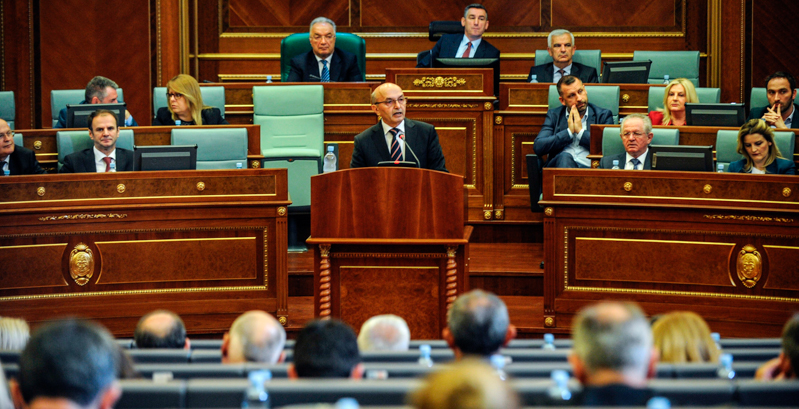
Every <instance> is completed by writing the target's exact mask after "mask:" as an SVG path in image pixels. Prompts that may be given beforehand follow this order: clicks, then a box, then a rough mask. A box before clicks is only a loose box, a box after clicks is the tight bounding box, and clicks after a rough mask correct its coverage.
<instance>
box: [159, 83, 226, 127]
mask: <svg viewBox="0 0 799 409" xmlns="http://www.w3.org/2000/svg"><path fill="white" fill-rule="evenodd" d="M166 100H167V103H168V104H169V105H168V107H164V108H158V113H157V114H156V115H155V119H153V126H158V125H168V126H171V125H228V122H227V121H226V120H225V118H223V117H222V111H220V110H219V108H215V107H209V106H205V105H203V96H202V93H200V84H198V83H197V80H195V79H194V77H192V76H191V75H186V74H178V75H176V76H175V77H174V78H172V79H171V80H169V82H167V83H166Z"/></svg>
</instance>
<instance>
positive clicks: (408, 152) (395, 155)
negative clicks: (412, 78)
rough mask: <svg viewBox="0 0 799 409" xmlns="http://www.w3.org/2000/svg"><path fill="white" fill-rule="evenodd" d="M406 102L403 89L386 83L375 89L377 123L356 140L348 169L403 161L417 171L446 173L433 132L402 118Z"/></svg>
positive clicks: (442, 157) (434, 131)
mask: <svg viewBox="0 0 799 409" xmlns="http://www.w3.org/2000/svg"><path fill="white" fill-rule="evenodd" d="M406 102H407V100H406V99H405V95H404V94H403V93H402V88H400V87H399V86H398V85H396V84H392V83H390V82H386V83H384V84H382V85H380V86H379V87H377V88H375V90H374V92H372V111H374V112H375V113H376V114H377V115H378V116H379V117H380V122H378V123H377V125H374V126H372V127H371V128H369V129H367V130H365V131H363V132H361V133H360V134H358V135H356V136H355V146H354V149H353V151H352V160H351V161H350V167H351V168H363V167H369V166H377V164H378V163H380V162H401V161H406V162H414V163H415V164H416V166H417V167H420V168H424V169H432V170H440V171H442V172H447V167H446V165H445V164H444V154H443V153H442V151H441V144H440V143H439V142H438V133H436V128H435V127H433V125H430V124H428V123H425V122H419V121H414V120H411V119H407V118H405V104H406Z"/></svg>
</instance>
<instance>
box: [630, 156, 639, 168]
mask: <svg viewBox="0 0 799 409" xmlns="http://www.w3.org/2000/svg"><path fill="white" fill-rule="evenodd" d="M630 162H631V163H632V164H633V170H638V165H640V164H641V161H640V160H638V158H632V159H630Z"/></svg>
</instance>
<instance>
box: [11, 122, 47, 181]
mask: <svg viewBox="0 0 799 409" xmlns="http://www.w3.org/2000/svg"><path fill="white" fill-rule="evenodd" d="M6 171H8V175H33V174H37V173H47V172H45V170H44V169H42V167H41V166H39V161H37V160H36V155H35V154H34V153H33V151H32V150H30V149H28V148H25V147H22V146H16V145H14V131H12V130H11V127H9V126H8V122H6V121H4V120H2V119H0V176H4V175H5V174H6V173H5V172H6Z"/></svg>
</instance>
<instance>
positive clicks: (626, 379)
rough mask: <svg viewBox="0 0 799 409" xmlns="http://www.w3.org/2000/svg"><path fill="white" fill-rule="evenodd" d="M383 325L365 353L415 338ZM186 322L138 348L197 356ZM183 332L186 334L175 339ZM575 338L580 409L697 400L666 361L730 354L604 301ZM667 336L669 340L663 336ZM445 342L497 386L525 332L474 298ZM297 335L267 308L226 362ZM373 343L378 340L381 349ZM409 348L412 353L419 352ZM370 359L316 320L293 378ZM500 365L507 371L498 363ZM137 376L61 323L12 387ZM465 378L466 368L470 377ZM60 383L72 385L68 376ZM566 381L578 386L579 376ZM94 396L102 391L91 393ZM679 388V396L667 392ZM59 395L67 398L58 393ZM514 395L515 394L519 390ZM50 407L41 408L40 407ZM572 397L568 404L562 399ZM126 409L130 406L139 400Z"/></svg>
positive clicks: (235, 339)
mask: <svg viewBox="0 0 799 409" xmlns="http://www.w3.org/2000/svg"><path fill="white" fill-rule="evenodd" d="M383 322H384V323H385V324H387V325H378V324H380V323H379V322H377V323H373V324H372V327H374V328H368V327H367V328H365V329H364V330H363V331H362V335H361V337H362V338H361V342H360V345H364V346H365V347H367V348H368V346H369V345H371V346H375V345H379V344H381V343H382V342H383V341H380V342H375V339H381V340H384V341H386V345H387V344H393V342H392V340H394V339H395V338H400V339H405V336H404V334H401V333H399V332H398V331H395V329H396V326H395V325H393V324H392V323H390V322H386V321H383ZM178 323H179V317H177V316H175V315H174V314H170V313H167V312H164V311H157V312H154V313H151V314H148V315H146V316H145V317H143V318H142V320H141V321H140V323H139V325H138V326H137V330H136V341H137V344H139V343H140V346H141V347H145V346H149V345H154V346H159V347H163V346H174V347H178V348H180V347H183V348H186V347H187V346H189V344H190V341H188V340H187V338H186V336H185V328H183V329H182V331H181V330H180V329H179V328H180V326H179V325H177V324H178ZM381 326H383V327H384V328H383V329H382V330H381V329H380V328H379V327H381ZM175 328H178V330H177V331H175ZM572 331H573V333H572V336H573V346H572V349H571V351H570V353H569V355H568V361H569V364H570V366H571V373H572V374H573V375H574V378H575V380H574V382H575V385H576V387H575V388H571V387H568V390H569V394H570V395H571V394H572V393H573V396H570V397H569V398H568V402H569V404H572V405H576V406H580V405H591V406H595V405H644V404H645V403H646V402H647V401H648V400H649V399H650V398H652V397H653V396H654V395H656V394H668V395H669V396H670V397H672V398H673V399H677V401H680V399H683V398H684V395H685V393H687V394H688V395H690V391H682V392H679V391H675V389H674V388H675V386H676V387H679V388H682V387H685V386H684V385H685V383H684V382H683V383H679V382H678V383H674V382H671V383H670V382H668V381H666V380H663V381H650V379H652V377H654V376H655V374H656V363H657V362H658V359H659V357H663V359H666V360H668V359H674V360H676V361H677V362H685V361H694V360H697V361H713V360H716V359H718V356H719V351H718V349H717V347H716V346H715V342H714V341H713V340H712V338H711V337H710V331H709V328H708V327H707V324H706V323H704V321H703V320H701V318H700V317H698V316H697V315H695V314H685V313H680V314H668V315H666V316H663V317H660V318H658V319H657V320H656V321H655V324H654V326H652V327H651V326H650V319H648V318H647V317H646V316H645V315H644V313H643V312H642V311H641V310H640V308H639V307H637V306H636V305H634V304H630V303H618V302H602V303H599V304H597V305H593V306H590V307H587V308H585V309H583V310H582V311H580V312H579V313H578V315H577V316H576V317H575V320H574V323H573V329H572ZM662 331H665V332H667V333H669V335H666V336H662V335H659V334H661V332H662ZM364 334H367V335H364ZM797 334H799V315H797V316H794V317H793V318H792V319H791V320H790V321H789V322H788V323H787V324H786V326H785V329H784V331H783V350H782V351H781V353H780V354H779V356H778V357H776V358H774V359H773V360H771V361H769V362H768V363H767V364H765V365H763V366H762V367H761V369H759V371H758V378H760V379H778V378H794V377H795V376H796V374H795V372H794V370H793V369H792V368H795V367H796V364H797V359H799V355H797V354H798V353H799V351H798V350H797V349H796V345H797ZM442 335H443V338H444V340H445V341H446V342H447V343H448V344H449V345H450V347H451V348H452V351H453V354H454V356H455V358H456V360H457V361H464V360H468V359H489V358H491V359H490V361H491V362H492V363H493V364H494V368H493V369H489V370H487V373H491V374H492V376H494V377H497V374H498V371H499V370H501V369H502V368H503V366H504V365H503V363H504V359H502V357H501V356H499V355H497V354H498V351H499V350H500V348H501V347H502V346H503V345H507V344H508V343H509V342H510V341H511V340H512V339H513V338H514V336H515V327H514V326H513V325H512V324H511V323H510V321H509V318H508V314H507V307H506V306H505V305H504V303H503V302H502V301H501V300H500V299H499V298H498V297H496V296H494V295H493V294H490V293H485V292H483V291H480V290H474V291H471V292H469V293H466V294H464V295H462V296H460V297H458V299H457V300H456V301H455V303H454V304H453V306H452V309H451V311H450V313H449V315H448V325H447V327H446V328H445V330H444V331H443V334H442ZM285 337H286V334H285V331H284V330H283V329H282V326H281V325H280V324H279V323H278V322H277V321H276V320H275V319H274V318H273V317H271V316H270V315H269V314H266V313H264V312H262V311H251V312H248V313H245V314H244V315H242V316H241V317H239V318H238V319H237V320H236V321H235V322H234V323H233V325H232V326H231V329H230V331H229V332H228V333H227V334H225V336H224V339H223V343H222V357H223V360H224V361H225V362H228V363H232V362H239V363H241V362H245V361H254V362H267V363H276V362H279V361H282V360H283V359H284V358H285V355H286V353H285V351H284V350H283V345H284V343H285ZM370 338H372V339H371V340H369V339H370ZM653 339H654V340H655V341H653ZM657 340H660V341H657ZM173 343H174V344H173ZM405 345H406V346H405V347H406V348H407V343H405ZM497 357H499V358H500V359H497ZM362 361H363V359H362V354H361V352H360V346H359V342H358V339H357V338H356V335H355V333H354V331H353V330H352V329H351V328H350V327H349V326H348V325H346V324H344V323H342V322H339V321H336V320H323V321H312V322H310V323H308V324H307V325H306V326H305V327H304V328H303V330H302V331H301V332H300V333H299V334H298V336H297V340H296V342H295V344H294V348H293V360H292V362H291V363H290V364H289V365H288V366H287V368H286V371H287V374H288V376H289V377H291V378H361V377H362V376H363V374H364V372H365V366H364V364H363V362H362ZM497 361H499V362H500V363H499V364H497V363H496V362H497ZM458 365H461V364H459V363H456V364H453V365H452V366H453V367H455V368H457V367H458ZM463 365H465V364H463ZM475 365H485V364H483V363H479V364H475ZM135 368H136V367H135V366H132V365H131V363H130V361H129V360H128V358H127V357H126V355H125V354H124V353H123V352H122V349H120V348H119V346H118V345H117V344H116V343H115V342H114V340H113V339H111V337H110V335H109V334H108V333H107V331H105V330H104V329H102V328H101V327H99V326H98V325H96V324H92V323H89V322H83V321H75V320H65V321H57V322H56V323H53V324H48V325H45V326H43V327H42V328H39V329H38V330H37V331H36V332H35V333H34V334H33V336H32V337H31V338H30V340H29V341H28V343H27V345H26V346H25V348H24V349H23V351H22V354H21V355H20V357H19V367H18V372H17V375H16V380H15V381H14V382H13V383H12V391H13V396H14V397H15V399H16V401H17V402H18V404H20V405H30V406H31V407H33V406H36V404H37V403H38V404H39V405H43V404H44V403H47V402H48V400H51V399H57V398H63V399H72V398H74V397H76V396H80V397H81V399H82V400H79V401H78V400H75V403H78V404H80V405H82V406H84V405H88V404H90V403H98V402H105V403H106V404H108V405H113V403H114V402H115V401H116V400H118V399H119V398H120V394H121V390H120V388H119V385H118V384H117V383H116V382H115V379H116V378H118V377H131V376H135ZM465 368H466V367H465ZM468 368H470V367H468ZM464 370H465V369H458V371H460V372H463V371H464ZM473 370H475V369H469V370H468V373H469V374H470V375H474V374H473V373H472V371H473ZM559 373H561V375H558V378H561V377H562V376H563V374H562V372H559ZM52 374H56V375H57V376H52ZM59 376H61V377H62V378H64V379H59ZM433 376H434V377H435V376H437V375H433ZM499 376H500V377H502V376H505V375H504V372H503V373H499ZM725 376H726V377H727V378H728V380H727V382H729V379H732V376H730V374H729V372H727V373H725ZM74 378H79V379H81V381H82V382H81V383H80V385H81V386H80V388H86V389H81V391H80V392H81V393H75V392H76V391H74V390H71V389H72V388H73V387H77V386H76V384H75V383H74V382H72V383H70V379H74ZM431 379H432V378H431ZM566 380H567V381H568V374H566ZM58 382H63V384H58ZM190 382H191V381H190ZM214 382H216V383H217V385H221V384H224V383H225V382H223V381H222V380H216V381H214ZM231 382H232V383H230V384H228V385H233V386H232V389H233V391H238V398H239V399H241V397H242V395H243V394H242V392H243V391H244V390H246V388H247V383H246V382H244V383H242V382H235V381H231ZM396 382H400V383H396ZM396 382H395V383H391V384H387V385H388V386H386V387H387V388H399V389H400V390H402V391H403V392H404V391H407V390H408V388H409V385H416V383H413V382H411V383H408V382H405V383H402V381H396ZM530 382H532V383H533V384H535V385H538V388H539V389H538V391H539V392H541V389H540V386H541V382H540V381H539V382H537V383H536V381H523V380H522V381H516V382H515V383H514V384H513V386H514V388H515V389H522V390H524V388H528V387H529V388H534V389H535V387H534V386H530V385H531V384H530ZM694 382H695V381H694ZM711 383H712V382H711ZM139 385H140V384H139ZM331 385H337V386H331V387H332V388H333V389H334V390H333V391H332V393H333V394H334V395H335V394H336V393H338V394H339V395H340V394H341V393H345V392H343V390H339V391H338V392H337V391H336V389H337V388H341V387H342V385H345V386H344V387H345V388H346V387H347V386H346V385H347V384H341V383H338V384H331ZM524 385H527V386H524ZM719 385H720V384H718V382H716V384H715V386H712V387H711V389H712V388H716V389H715V390H716V391H717V392H718V391H719V390H725V391H727V392H728V393H729V394H728V395H726V394H725V393H721V395H724V396H725V398H724V399H732V397H733V394H732V392H731V391H732V390H733V389H731V388H738V389H740V388H746V387H749V386H751V385H749V384H747V383H746V382H743V383H739V384H736V385H733V386H730V385H731V384H729V383H727V384H721V385H720V386H719ZM786 385H787V388H788V389H785V391H784V393H788V394H790V393H794V394H795V393H796V392H797V389H796V388H797V385H799V384H796V383H795V382H791V383H788V384H786ZM261 386H263V383H261ZM417 386H418V385H417ZM183 387H185V385H184V386H183ZM266 387H267V388H270V390H271V392H272V393H276V392H277V389H279V388H281V387H282V386H281V384H280V383H279V382H277V381H272V383H267V384H266ZM288 387H289V388H290V389H291V388H292V387H293V390H292V391H293V393H294V394H295V395H296V393H297V392H298V390H297V388H298V387H299V388H302V387H303V386H301V385H300V384H294V386H291V385H289V386H288ZM304 387H310V388H311V389H309V390H308V391H307V392H306V393H309V394H310V396H306V397H304V398H303V399H306V400H304V402H312V401H314V400H313V399H316V398H320V397H319V396H316V397H314V396H313V394H314V393H319V394H320V395H325V394H324V392H323V390H324V387H323V385H322V384H321V383H312V384H306V385H305V386H304ZM366 387H367V388H368V387H369V386H366ZM313 388H316V389H313ZM87 389H90V390H91V392H90V393H89V392H87ZM133 389H135V388H133ZM223 389H224V388H223ZM669 390H670V391H671V392H667V391H669ZM53 391H59V393H63V394H64V395H59V394H55V395H54V394H53ZM507 391H508V393H510V394H511V395H512V394H513V392H512V391H511V389H507ZM771 392H773V391H771ZM681 393H682V394H683V395H681ZM530 394H531V396H532V397H530V396H527V395H526V397H525V400H526V403H527V404H531V405H532V404H541V403H546V402H539V401H531V400H530V399H540V398H544V399H545V400H546V399H552V397H548V396H547V395H546V394H543V395H542V394H541V393H532V392H530ZM234 395H235V393H234ZM325 396H327V395H325ZM681 396H683V397H681ZM779 398H781V399H783V400H784V399H785V396H782V395H780V396H779ZM40 399H41V401H39V402H36V401H37V400H40ZM123 399H124V396H123ZM308 399H310V400H308ZM325 399H327V398H325ZM562 399H563V396H562V395H561V396H560V397H559V398H558V400H562ZM685 399H687V402H694V401H692V400H691V399H692V398H691V399H688V398H685ZM715 399H717V398H713V399H711V400H713V401H714V402H716V403H719V402H718V401H716V400H715ZM73 400H74V399H73ZM295 402H296V401H295ZM549 403H552V402H549ZM561 403H562V402H561ZM722 403H729V401H727V402H722ZM383 404H385V403H383ZM139 405H141V403H139ZM121 406H122V407H130V406H131V402H129V401H128V402H127V403H126V404H125V405H121ZM223 406H224V405H223ZM19 407H27V406H19ZM97 407H103V406H97ZM137 407H141V406H137Z"/></svg>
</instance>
